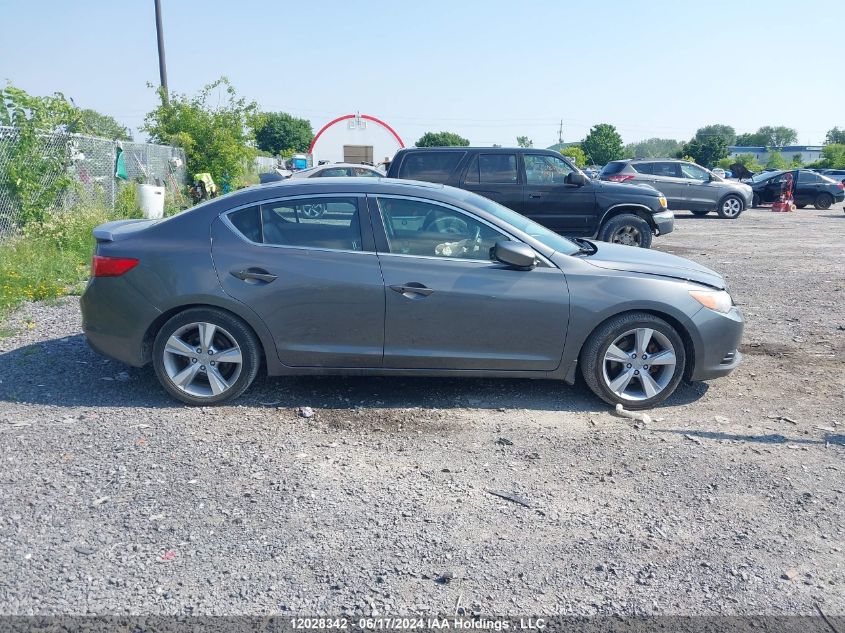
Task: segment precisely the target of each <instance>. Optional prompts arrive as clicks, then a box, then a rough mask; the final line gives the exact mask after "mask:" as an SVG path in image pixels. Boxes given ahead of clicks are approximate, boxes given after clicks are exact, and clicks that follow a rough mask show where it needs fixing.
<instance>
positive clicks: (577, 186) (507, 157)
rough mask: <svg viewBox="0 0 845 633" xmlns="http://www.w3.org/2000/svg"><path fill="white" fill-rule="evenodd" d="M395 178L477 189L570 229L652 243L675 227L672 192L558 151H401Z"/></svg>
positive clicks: (569, 231) (608, 239)
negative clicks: (593, 171)
mask: <svg viewBox="0 0 845 633" xmlns="http://www.w3.org/2000/svg"><path fill="white" fill-rule="evenodd" d="M387 177H388V178H405V179H408V180H426V181H428V182H438V183H443V184H446V185H452V186H453V187H460V188H461V189H466V190H467V191H472V192H475V193H477V194H480V195H482V196H485V197H487V198H490V199H491V200H495V201H496V202H498V203H500V204H503V205H505V206H506V207H509V208H511V209H513V210H514V211H517V212H519V213H521V214H522V215H525V216H527V217H529V218H531V219H532V220H534V221H536V222H539V223H540V224H543V225H545V226H547V227H548V228H550V229H552V230H553V231H556V232H557V233H562V234H564V235H572V236H578V237H597V238H598V239H600V240H604V241H606V242H614V243H616V244H629V245H632V246H642V247H644V248H648V247H649V246H651V236H652V234H654V235H663V234H665V233H669V232H671V231H672V227H673V224H674V216H673V215H672V212H671V211H669V210H668V209H667V207H666V198H665V197H664V196H663V194H661V193H660V192H659V191H657V190H656V189H654V188H653V187H649V186H637V185H622V184H617V183H613V182H601V181H598V180H590V179H589V178H588V177H587V176H585V175H584V174H583V173H582V172H581V171H580V170H578V169H577V168H576V167H574V166H573V165H572V163H570V162H569V161H568V160H566V158H564V157H563V156H561V155H560V154H559V153H557V152H553V151H551V150H544V149H531V148H503V147H496V148H490V147H433V148H417V147H415V148H409V149H402V150H399V151H398V152H397V153H396V156H395V157H394V158H393V161H392V162H391V163H390V168H389V169H388V171H387Z"/></svg>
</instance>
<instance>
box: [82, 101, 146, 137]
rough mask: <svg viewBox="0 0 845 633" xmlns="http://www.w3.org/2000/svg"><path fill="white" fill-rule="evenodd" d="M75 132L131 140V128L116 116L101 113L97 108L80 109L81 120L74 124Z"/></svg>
mask: <svg viewBox="0 0 845 633" xmlns="http://www.w3.org/2000/svg"><path fill="white" fill-rule="evenodd" d="M73 131H74V132H78V133H79V134H87V135H89V136H100V137H102V138H109V139H112V140H115V139H116V140H118V141H131V140H132V135H131V134H130V133H129V128H127V127H125V126H123V125H121V124H120V123H118V122H117V121H116V120H115V119H114V117H111V116H109V115H108V114H101V113H100V112H97V111H96V110H89V109H85V110H80V111H79V121H78V123H76V124H75V125H74V130H73Z"/></svg>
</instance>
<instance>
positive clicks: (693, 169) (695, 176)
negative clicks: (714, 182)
mask: <svg viewBox="0 0 845 633" xmlns="http://www.w3.org/2000/svg"><path fill="white" fill-rule="evenodd" d="M678 164H679V165H680V166H681V176H682V177H684V178H688V179H690V180H709V179H710V175H709V174H708V173H707V172H706V171H705V170H703V169H702V168H701V167H699V166H698V165H692V164H690V163H678Z"/></svg>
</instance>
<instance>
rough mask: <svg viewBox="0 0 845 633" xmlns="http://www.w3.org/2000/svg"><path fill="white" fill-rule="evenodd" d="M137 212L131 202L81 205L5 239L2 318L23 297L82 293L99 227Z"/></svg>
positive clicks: (0, 253)
mask: <svg viewBox="0 0 845 633" xmlns="http://www.w3.org/2000/svg"><path fill="white" fill-rule="evenodd" d="M138 215H139V214H138V213H137V209H136V208H132V207H129V205H127V206H126V207H125V208H119V209H118V211H115V212H109V211H106V210H105V209H104V208H102V207H100V206H87V207H80V208H76V209H72V210H69V211H65V212H62V213H55V214H51V215H49V216H47V217H46V218H45V220H44V221H43V222H33V223H31V224H29V225H27V226H26V227H24V228H23V230H22V231H21V233H20V234H19V235H15V236H11V237H8V238H6V239H4V240H3V241H0V317H2V318H5V316H6V315H8V314H9V312H11V311H12V310H13V309H14V308H15V307H17V306H18V305H20V304H21V303H23V302H24V301H43V300H45V299H54V298H58V297H62V296H64V295H67V294H77V293H79V292H80V291H81V289H82V288H83V287H84V283H85V281H86V280H87V279H88V274H89V269H90V264H91V254H92V253H93V251H94V237H93V236H92V235H91V231H92V230H93V229H94V227H95V226H97V225H98V224H102V223H103V222H108V221H109V220H114V219H120V218H126V217H133V216H134V217H138Z"/></svg>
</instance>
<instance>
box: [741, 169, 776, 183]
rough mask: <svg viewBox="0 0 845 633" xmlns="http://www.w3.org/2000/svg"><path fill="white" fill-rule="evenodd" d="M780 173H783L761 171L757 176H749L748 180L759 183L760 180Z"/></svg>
mask: <svg viewBox="0 0 845 633" xmlns="http://www.w3.org/2000/svg"><path fill="white" fill-rule="evenodd" d="M782 173H783V172H781V171H761V172H760V173H759V174H754V175H753V176H751V178H750V179H749V180H751V182H760V181H761V180H766V179H767V178H771V177H773V176H777V175H779V174H782Z"/></svg>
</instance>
